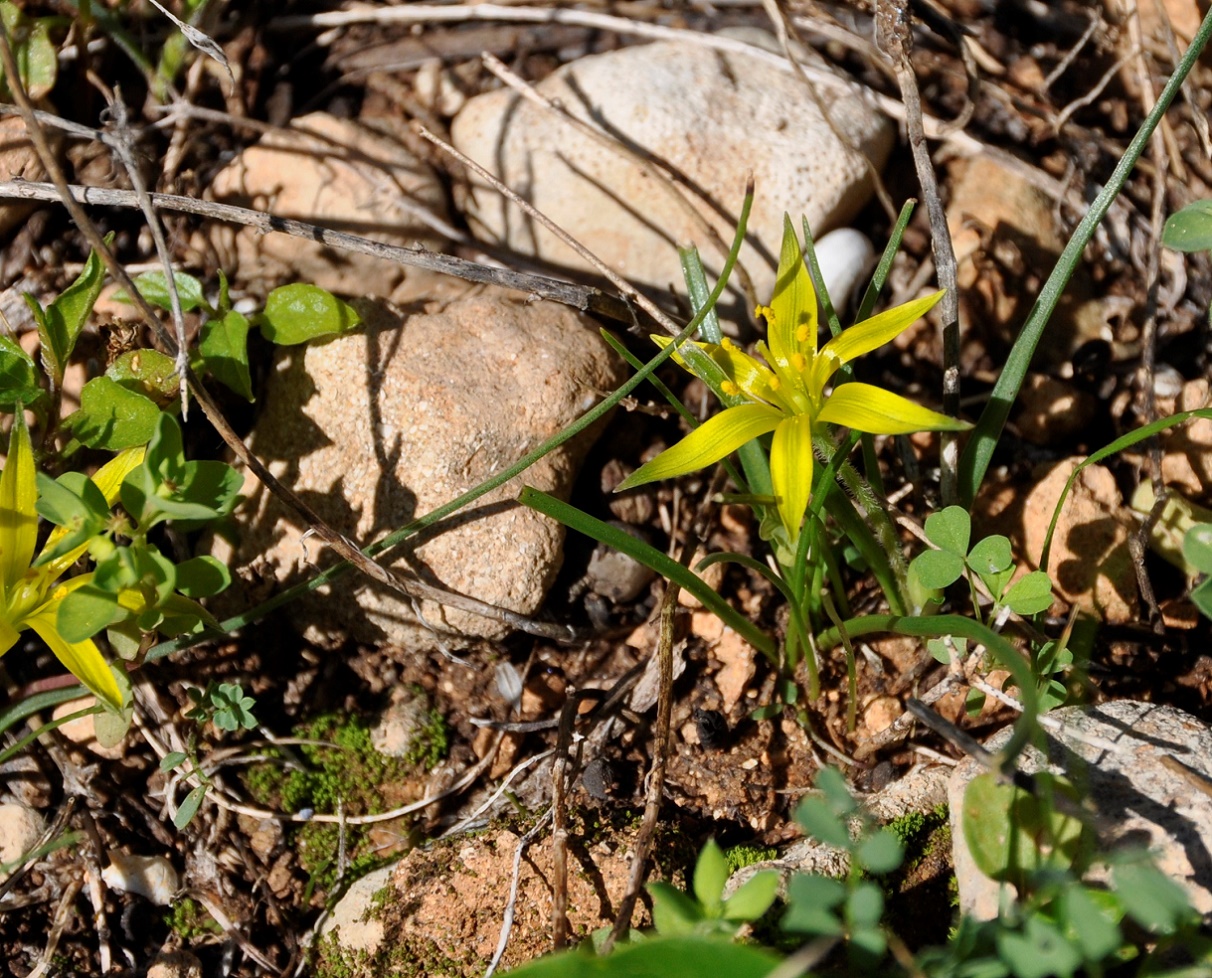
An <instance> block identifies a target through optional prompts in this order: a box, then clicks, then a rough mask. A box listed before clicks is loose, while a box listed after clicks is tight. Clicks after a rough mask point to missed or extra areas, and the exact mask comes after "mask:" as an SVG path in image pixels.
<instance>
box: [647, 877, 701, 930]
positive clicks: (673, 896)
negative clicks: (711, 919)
mask: <svg viewBox="0 0 1212 978" xmlns="http://www.w3.org/2000/svg"><path fill="white" fill-rule="evenodd" d="M645 889H647V890H648V892H649V894H651V896H652V922H653V924H654V925H655V926H656V929H657V933H658V934H660V935H661V936H662V937H679V936H683V935H686V934H691V933H693V932H694V927H695V924H697V923H698V922H699V921H700V920H702V919H703V910H702V908H701V907H700V906H699V905H698V904H697V903H695V902H694V900H692V899H691V898H690V897H688V896H687V895H686V894H685V893H683V892H682V891H681V890H679V889H677V887H674V886H670V885H669V884H668V883H648V884H646V886H645Z"/></svg>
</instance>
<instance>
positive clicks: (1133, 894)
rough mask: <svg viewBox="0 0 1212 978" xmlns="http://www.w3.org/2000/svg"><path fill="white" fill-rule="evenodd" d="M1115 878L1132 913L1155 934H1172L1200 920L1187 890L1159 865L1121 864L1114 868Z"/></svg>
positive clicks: (1131, 914)
mask: <svg viewBox="0 0 1212 978" xmlns="http://www.w3.org/2000/svg"><path fill="white" fill-rule="evenodd" d="M1111 879H1112V881H1113V882H1114V884H1115V892H1116V893H1117V894H1118V895H1119V898H1120V900H1122V901H1123V905H1124V910H1125V911H1126V912H1127V914H1128V916H1129V917H1131V918H1132V919H1133V920H1135V921H1136V922H1137V923H1138V924H1140V925H1141V926H1142V927H1144V928H1145V929H1146V930H1148V931H1150V932H1152V933H1154V934H1172V933H1174V932H1175V931H1176V930H1178V928H1179V927H1180V926H1182V925H1183V924H1184V923H1186V922H1189V921H1191V920H1193V919H1196V913H1195V910H1194V909H1193V908H1192V907H1191V901H1190V899H1189V898H1188V897H1187V892H1186V890H1184V889H1183V888H1182V887H1181V886H1179V885H1178V884H1177V883H1176V882H1174V880H1172V879H1170V878H1169V877H1168V876H1166V875H1165V874H1164V873H1163V872H1162V871H1161V870H1159V869H1158V868H1157V867H1156V866H1153V865H1150V864H1149V863H1144V862H1131V863H1121V864H1118V865H1115V866H1113V867H1112V869H1111Z"/></svg>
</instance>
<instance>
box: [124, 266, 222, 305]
mask: <svg viewBox="0 0 1212 978" xmlns="http://www.w3.org/2000/svg"><path fill="white" fill-rule="evenodd" d="M173 281H174V282H176V283H177V298H178V299H180V300H181V309H182V311H184V312H192V311H193V310H195V309H204V310H206V311H207V312H211V311H212V310H211V308H210V306H209V305H207V302H206V296H205V295H204V294H203V291H202V283H201V282H199V281H198V280H197V279H196V278H194V277H193V276H192V275H187V274H186V273H185V272H173ZM135 287H136V288H137V289H138V290H139V292H140V294H142V296H143V298H144V299H146V300H147V301H148V302H150V303H151V304H152V305H153V306H159V307H160V308H161V309H172V307H173V305H172V297H171V296H170V295H169V291H168V276H167V275H165V274H164V273H163V272H144V273H143V274H142V275H139V276H137V277H136V278H135ZM115 298H116V299H117V300H118V301H119V302H130V296H128V295H127V294H126V293H125V292H118V293H117V295H115Z"/></svg>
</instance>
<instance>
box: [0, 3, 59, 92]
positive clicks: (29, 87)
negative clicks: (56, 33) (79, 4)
mask: <svg viewBox="0 0 1212 978" xmlns="http://www.w3.org/2000/svg"><path fill="white" fill-rule="evenodd" d="M0 14H2V15H3V17H4V26H5V27H6V28H8V33H9V37H10V38H11V39H12V42H11V43H12V48H13V59H14V60H15V61H16V62H17V74H18V75H19V76H20V78H21V83H22V84H23V85H24V86H25V89H26V93H27V94H28V95H29V97H30V98H31V99H32V100H34V101H35V102H36V101H38V100H40V99H43V98H45V97H46V96H47V95H48V94H50V90H51V89H52V88H54V87H55V78H56V74H57V71H58V67H59V54H58V51H57V50H56V49H55V45H54V42H53V41H52V40H51V37H50V24H51V23H53V21H52V20H51V19H50V18H47V17H40V18H36V19H35V18H32V17H27V16H25V14H24V13H23V12H22V11H21V9H20V8H19V7H17V6H16V4H13V3H10V2H5V3H0ZM3 78H4V71H3V69H2V68H0V79H3ZM0 91H2V92H3V93H4V94H5V97H6V100H7V101H10V102H11V101H12V95H11V93H10V92H9V87H8V84H7V82H5V83H4V84H3V85H0Z"/></svg>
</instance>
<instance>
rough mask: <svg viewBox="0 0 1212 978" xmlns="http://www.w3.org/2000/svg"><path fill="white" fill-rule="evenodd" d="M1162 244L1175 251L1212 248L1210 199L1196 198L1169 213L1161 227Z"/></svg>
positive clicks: (1211, 201)
mask: <svg viewBox="0 0 1212 978" xmlns="http://www.w3.org/2000/svg"><path fill="white" fill-rule="evenodd" d="M1162 244H1164V245H1165V246H1166V247H1167V248H1173V249H1175V250H1176V251H1208V250H1212V200H1197V201H1195V202H1194V203H1192V204H1188V205H1187V206H1186V207H1184V208H1183V209H1182V210H1181V211H1179V212H1178V213H1177V214H1171V215H1170V218H1169V219H1168V220H1167V221H1166V226H1165V228H1163V229H1162Z"/></svg>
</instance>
